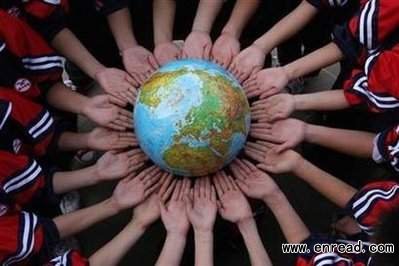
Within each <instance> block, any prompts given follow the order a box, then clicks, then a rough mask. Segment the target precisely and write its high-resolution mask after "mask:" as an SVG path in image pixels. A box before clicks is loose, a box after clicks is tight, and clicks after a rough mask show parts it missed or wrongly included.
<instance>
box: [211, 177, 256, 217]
mask: <svg viewBox="0 0 399 266" xmlns="http://www.w3.org/2000/svg"><path fill="white" fill-rule="evenodd" d="M213 182H214V184H215V188H216V192H217V195H218V197H219V206H218V209H219V213H220V215H221V216H222V217H223V219H225V220H227V221H229V222H232V223H240V222H242V221H244V220H247V219H250V218H252V210H251V207H250V206H249V203H248V200H247V199H246V198H245V196H244V194H242V192H241V191H240V189H239V188H238V186H237V184H236V183H235V181H234V180H233V179H232V178H231V177H230V176H227V175H226V173H224V172H223V171H221V172H218V173H217V174H216V175H215V176H214V178H213Z"/></svg>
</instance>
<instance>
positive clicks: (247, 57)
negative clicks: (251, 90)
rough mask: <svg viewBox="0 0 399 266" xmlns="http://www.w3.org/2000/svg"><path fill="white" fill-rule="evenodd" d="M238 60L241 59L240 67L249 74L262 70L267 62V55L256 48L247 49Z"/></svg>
mask: <svg viewBox="0 0 399 266" xmlns="http://www.w3.org/2000/svg"><path fill="white" fill-rule="evenodd" d="M238 58H239V59H240V62H239V63H238V65H239V67H241V68H243V69H244V70H245V71H248V72H249V73H251V72H252V71H253V70H254V69H256V68H258V69H261V68H262V67H263V65H264V62H265V54H264V53H263V51H262V50H261V49H259V48H258V47H256V46H250V47H248V48H246V49H245V50H243V51H242V52H241V53H240V54H239V55H238Z"/></svg>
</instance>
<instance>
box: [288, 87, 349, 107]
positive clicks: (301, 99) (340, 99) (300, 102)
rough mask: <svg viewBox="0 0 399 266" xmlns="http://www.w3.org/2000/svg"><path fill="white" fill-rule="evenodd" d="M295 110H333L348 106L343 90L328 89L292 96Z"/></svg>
mask: <svg viewBox="0 0 399 266" xmlns="http://www.w3.org/2000/svg"><path fill="white" fill-rule="evenodd" d="M293 97H294V101H295V110H296V111H309V110H312V111H335V110H342V109H346V108H349V107H350V104H349V103H348V101H347V100H346V98H345V95H344V91H343V90H329V91H322V92H315V93H307V94H296V95H294V96H293Z"/></svg>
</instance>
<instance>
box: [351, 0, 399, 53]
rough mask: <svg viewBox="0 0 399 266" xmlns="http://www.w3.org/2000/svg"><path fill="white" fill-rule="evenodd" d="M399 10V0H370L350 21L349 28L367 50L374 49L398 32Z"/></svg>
mask: <svg viewBox="0 0 399 266" xmlns="http://www.w3.org/2000/svg"><path fill="white" fill-rule="evenodd" d="M398 12H399V2H398V1H391V0H369V1H367V3H366V4H365V5H363V6H362V8H361V10H360V12H359V14H358V15H357V16H354V17H353V18H352V19H351V20H350V21H349V22H348V29H349V30H350V34H351V36H353V37H354V38H355V39H356V40H358V41H359V43H361V44H362V45H363V46H364V47H366V48H367V50H370V51H374V50H376V49H378V48H379V47H380V46H381V45H382V44H383V43H384V42H385V41H387V39H389V38H390V37H391V36H392V34H393V33H394V32H397V29H398V26H399V16H398V15H397V14H398Z"/></svg>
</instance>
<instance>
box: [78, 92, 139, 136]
mask: <svg viewBox="0 0 399 266" xmlns="http://www.w3.org/2000/svg"><path fill="white" fill-rule="evenodd" d="M82 114H84V115H85V116H86V117H87V118H89V119H90V120H91V121H93V122H94V123H96V124H97V125H99V126H102V127H107V128H111V129H114V130H118V131H125V130H126V129H128V128H133V123H132V121H133V114H132V112H129V111H126V110H124V109H123V108H121V107H119V106H116V105H115V104H113V103H112V102H111V99H110V96H108V95H99V96H94V97H92V98H89V99H88V100H87V102H86V103H85V105H84V106H82Z"/></svg>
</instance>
